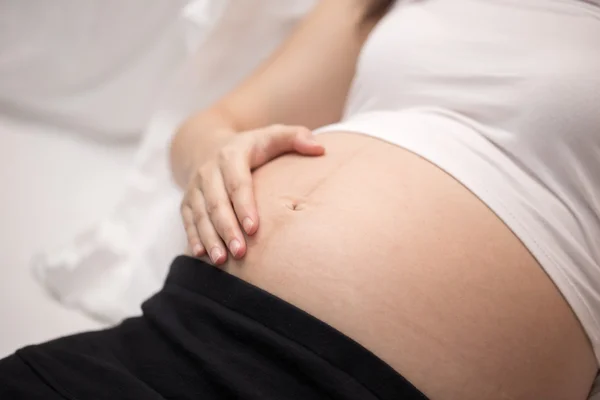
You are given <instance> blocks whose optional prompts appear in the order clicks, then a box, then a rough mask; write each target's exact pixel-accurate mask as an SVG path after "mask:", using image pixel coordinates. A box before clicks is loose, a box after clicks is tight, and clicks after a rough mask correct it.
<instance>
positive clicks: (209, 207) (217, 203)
mask: <svg viewBox="0 0 600 400" xmlns="http://www.w3.org/2000/svg"><path fill="white" fill-rule="evenodd" d="M224 208H225V202H224V201H223V200H220V199H219V200H213V201H210V202H208V203H207V204H206V211H207V212H208V214H209V215H211V216H212V215H216V214H217V213H218V212H219V211H221V210H222V209H224Z"/></svg>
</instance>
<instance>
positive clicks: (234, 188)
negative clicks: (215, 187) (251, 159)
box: [226, 179, 247, 197]
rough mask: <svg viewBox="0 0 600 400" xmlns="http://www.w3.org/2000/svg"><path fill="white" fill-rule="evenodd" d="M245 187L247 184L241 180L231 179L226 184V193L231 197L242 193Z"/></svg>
mask: <svg viewBox="0 0 600 400" xmlns="http://www.w3.org/2000/svg"><path fill="white" fill-rule="evenodd" d="M246 186H247V182H244V180H243V179H231V180H230V181H228V182H227V183H226V187H227V192H228V193H229V194H230V196H232V197H233V196H235V195H237V194H239V193H240V192H242V191H243V190H244V188H245V187H246Z"/></svg>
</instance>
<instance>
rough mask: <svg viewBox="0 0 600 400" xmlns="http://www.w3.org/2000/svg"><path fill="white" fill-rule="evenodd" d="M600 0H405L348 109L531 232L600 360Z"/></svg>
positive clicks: (366, 126)
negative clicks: (443, 171)
mask: <svg viewBox="0 0 600 400" xmlns="http://www.w3.org/2000/svg"><path fill="white" fill-rule="evenodd" d="M599 3H600V1H599V0H596V1H594V2H590V1H583V0H418V1H417V0H414V1H407V0H400V1H398V2H397V3H396V5H395V6H394V7H393V8H392V9H391V10H390V12H389V13H388V14H387V15H386V16H385V17H384V18H383V19H382V20H381V22H380V23H379V24H378V25H377V26H376V27H375V29H374V30H373V32H372V33H371V35H370V37H369V39H368V40H367V42H366V43H365V46H364V48H363V50H362V53H361V55H360V58H359V62H358V67H357V73H356V76H355V79H354V83H353V85H352V88H351V92H350V95H349V98H348V101H347V105H346V111H345V116H344V118H343V120H342V121H341V122H340V123H338V124H334V125H329V126H326V127H323V128H320V129H318V130H317V133H321V132H326V131H334V130H335V131H340V130H341V131H350V132H356V133H362V134H365V135H370V136H373V137H377V138H380V139H384V140H386V141H388V142H391V143H394V144H396V145H398V146H401V147H403V148H406V149H408V150H410V151H412V152H414V153H416V154H418V155H420V156H422V157H424V158H425V159H427V160H429V161H430V162H432V163H434V164H436V165H437V166H439V167H440V168H442V169H444V170H445V171H447V172H448V173H449V174H451V175H452V176H454V177H455V178H456V179H457V180H459V181H460V182H461V183H462V184H464V185H465V186H466V187H467V188H469V189H470V190H471V191H472V192H473V193H474V194H475V195H477V196H478V197H479V198H480V199H481V200H482V201H484V202H485V203H486V204H487V205H488V206H489V207H490V208H491V209H492V210H493V211H494V212H495V213H496V214H497V215H498V216H499V217H500V218H501V219H502V220H503V221H504V222H505V223H506V225H507V226H508V227H509V228H510V229H512V230H513V231H514V233H515V234H516V235H517V236H518V237H519V238H520V239H521V240H522V242H523V243H524V244H525V245H526V246H527V248H528V249H529V250H530V251H531V253H532V254H533V255H534V256H535V257H536V258H537V260H538V261H539V263H540V264H541V265H542V267H543V268H544V270H545V271H546V272H547V274H548V275H549V276H550V277H551V279H552V280H553V281H554V282H555V284H556V285H557V287H558V288H559V289H560V291H561V292H562V294H563V295H564V297H565V298H566V299H567V301H568V302H569V304H570V306H571V307H572V309H573V310H574V312H575V313H576V315H577V316H578V318H579V320H580V321H581V323H582V325H583V327H584V329H585V331H586V332H587V335H588V336H589V338H590V340H591V342H592V344H593V346H594V349H595V352H596V357H597V359H598V360H599V362H600V6H599Z"/></svg>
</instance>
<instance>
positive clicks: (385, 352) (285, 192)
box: [224, 133, 595, 400]
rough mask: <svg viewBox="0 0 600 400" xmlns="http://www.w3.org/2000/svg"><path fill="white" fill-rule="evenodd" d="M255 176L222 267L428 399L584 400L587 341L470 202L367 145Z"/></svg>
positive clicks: (589, 358)
mask: <svg viewBox="0 0 600 400" xmlns="http://www.w3.org/2000/svg"><path fill="white" fill-rule="evenodd" d="M319 140H320V141H322V142H323V143H324V144H325V146H326V149H327V155H326V156H324V157H320V158H302V157H298V156H294V155H287V156H284V157H281V158H279V159H277V160H275V161H273V162H271V163H270V164H268V165H266V166H264V167H262V168H261V169H259V170H258V171H256V172H255V188H256V196H257V202H258V207H259V213H260V217H261V220H260V224H261V225H260V229H259V232H258V233H257V234H256V235H255V236H254V237H252V238H250V239H249V249H248V254H247V255H246V257H245V258H244V259H243V260H240V261H234V260H231V261H229V262H228V263H227V264H226V265H225V266H224V268H225V270H226V271H228V272H229V273H231V274H234V275H236V276H238V277H240V278H242V279H244V280H246V281H248V282H250V283H252V284H254V285H256V286H258V287H261V288H263V289H265V290H266V291H268V292H270V293H273V294H274V295H276V296H278V297H280V298H282V299H284V300H286V301H288V302H290V303H292V304H294V305H296V306H298V307H299V308H301V309H303V310H305V311H307V312H308V313H310V314H312V315H314V316H315V317H317V318H319V319H321V320H322V321H324V322H326V323H328V324H330V325H332V326H333V327H335V328H337V329H338V330H340V331H341V332H343V333H345V334H346V335H348V336H349V337H351V338H353V339H354V340H356V341H357V342H359V343H361V344H362V345H363V346H365V347H366V348H368V349H369V350H371V351H372V352H374V353H375V354H376V355H378V356H379V357H380V358H382V359H383V360H384V361H386V362H387V363H388V364H390V365H391V366H392V367H393V368H395V369H396V370H397V371H398V372H400V373H401V374H403V375H404V376H405V377H407V379H409V380H410V381H411V382H413V384H415V386H417V387H418V388H419V389H421V390H422V391H423V392H424V393H425V394H426V395H428V396H429V397H430V398H431V399H432V400H437V399H440V400H454V399H461V400H469V399H474V400H475V399H477V400H480V399H490V400H491V399H518V400H521V399H523V400H531V399H545V400H553V399H556V400H559V399H561V400H562V399H573V400H576V399H585V398H586V397H587V396H586V395H587V392H588V391H589V388H590V386H591V382H592V380H593V376H594V373H595V361H594V358H593V355H592V352H591V348H590V345H589V344H588V341H587V339H586V337H585V335H584V333H583V331H582V329H581V327H580V325H579V323H578V321H577V319H576V318H575V317H574V315H573V314H572V312H571V310H570V308H569V307H568V305H567V304H566V303H565V301H564V300H563V298H562V296H561V295H560V293H559V292H558V291H557V289H556V288H555V286H554V285H553V284H552V282H551V281H550V280H549V278H548V277H547V276H546V275H545V273H544V272H543V270H542V269H541V267H540V266H539V265H538V264H537V262H536V261H535V259H534V258H533V257H532V256H531V255H530V254H529V253H528V251H527V250H526V249H525V248H524V247H523V245H522V244H521V242H520V241H519V240H518V239H517V238H516V237H515V236H514V235H513V234H512V233H511V231H510V230H509V229H507V228H506V227H505V225H504V224H503V223H502V222H501V221H500V220H499V219H498V218H497V217H496V216H495V214H493V213H492V212H491V211H490V210H489V209H488V208H487V207H486V206H485V205H484V204H482V203H481V202H480V201H479V200H478V199H477V198H476V197H475V196H474V195H473V194H471V193H470V192H469V191H468V190H466V189H465V188H464V187H463V186H462V185H460V184H459V183H458V182H457V181H455V180H454V179H453V178H451V177H449V176H448V175H446V174H445V173H444V172H442V171H441V170H439V169H438V168H437V167H435V166H433V165H431V164H430V163H428V162H427V161H425V160H423V159H421V158H420V157H418V156H415V155H414V154H411V153H409V152H407V151H405V150H403V149H401V148H399V147H396V146H393V145H390V144H387V143H384V142H382V141H379V140H376V139H372V138H369V137H366V136H361V135H356V134H347V133H331V134H325V135H322V136H319Z"/></svg>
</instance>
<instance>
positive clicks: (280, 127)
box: [268, 124, 285, 132]
mask: <svg viewBox="0 0 600 400" xmlns="http://www.w3.org/2000/svg"><path fill="white" fill-rule="evenodd" d="M284 129H285V125H283V124H272V125H270V126H269V128H268V130H269V131H270V132H280V131H282V130H284Z"/></svg>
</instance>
